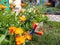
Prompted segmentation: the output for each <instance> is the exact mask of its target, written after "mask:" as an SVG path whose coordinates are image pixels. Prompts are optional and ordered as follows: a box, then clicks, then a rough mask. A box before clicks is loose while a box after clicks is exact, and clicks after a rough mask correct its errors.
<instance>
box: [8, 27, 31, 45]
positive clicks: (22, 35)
mask: <svg viewBox="0 0 60 45" xmlns="http://www.w3.org/2000/svg"><path fill="white" fill-rule="evenodd" d="M9 32H10V34H11V35H14V34H15V35H16V37H15V41H16V45H22V44H23V43H25V41H26V40H31V39H32V35H31V34H29V33H27V32H24V30H23V29H22V28H16V27H9Z"/></svg>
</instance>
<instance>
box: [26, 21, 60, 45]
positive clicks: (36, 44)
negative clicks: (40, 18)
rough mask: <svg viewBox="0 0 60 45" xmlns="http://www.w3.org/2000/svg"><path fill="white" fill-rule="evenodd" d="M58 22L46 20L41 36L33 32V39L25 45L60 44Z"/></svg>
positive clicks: (59, 24)
mask: <svg viewBox="0 0 60 45" xmlns="http://www.w3.org/2000/svg"><path fill="white" fill-rule="evenodd" d="M59 27H60V22H50V21H49V22H47V23H45V25H44V28H45V33H44V35H43V36H38V35H36V34H34V36H33V40H32V41H30V42H28V43H27V44H26V45H28V44H29V45H60V28H59Z"/></svg>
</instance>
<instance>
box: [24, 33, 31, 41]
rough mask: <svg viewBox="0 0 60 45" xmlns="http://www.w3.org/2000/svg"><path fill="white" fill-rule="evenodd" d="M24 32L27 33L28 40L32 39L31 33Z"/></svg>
mask: <svg viewBox="0 0 60 45" xmlns="http://www.w3.org/2000/svg"><path fill="white" fill-rule="evenodd" d="M24 34H25V35H24V36H25V38H26V39H28V40H31V39H32V35H30V34H28V33H26V32H24Z"/></svg>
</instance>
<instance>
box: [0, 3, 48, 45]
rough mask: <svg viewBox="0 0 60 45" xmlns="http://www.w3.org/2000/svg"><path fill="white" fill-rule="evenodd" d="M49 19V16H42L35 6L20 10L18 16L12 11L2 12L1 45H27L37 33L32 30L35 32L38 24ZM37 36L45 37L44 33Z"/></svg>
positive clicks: (0, 24)
mask: <svg viewBox="0 0 60 45" xmlns="http://www.w3.org/2000/svg"><path fill="white" fill-rule="evenodd" d="M24 5H25V4H24ZM24 8H25V7H24ZM47 19H48V18H47V16H45V15H43V14H40V11H39V10H38V9H37V8H36V7H34V6H33V7H29V6H27V7H26V8H25V9H24V10H20V12H19V14H18V15H16V13H15V12H14V11H11V10H9V11H6V10H2V11H0V36H1V37H0V40H1V41H0V45H26V44H25V43H26V42H29V41H30V40H32V37H33V35H32V34H33V33H35V32H34V31H32V30H35V28H36V27H37V25H36V24H37V23H38V24H39V23H40V22H41V21H47ZM33 23H34V26H33ZM33 27H34V28H33ZM31 31H32V32H31ZM36 34H39V35H43V32H42V31H41V32H36Z"/></svg>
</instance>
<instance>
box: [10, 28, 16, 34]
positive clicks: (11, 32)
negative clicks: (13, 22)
mask: <svg viewBox="0 0 60 45" xmlns="http://www.w3.org/2000/svg"><path fill="white" fill-rule="evenodd" d="M15 30H16V27H9V32H10V34H12V35H13V34H14V32H15Z"/></svg>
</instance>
